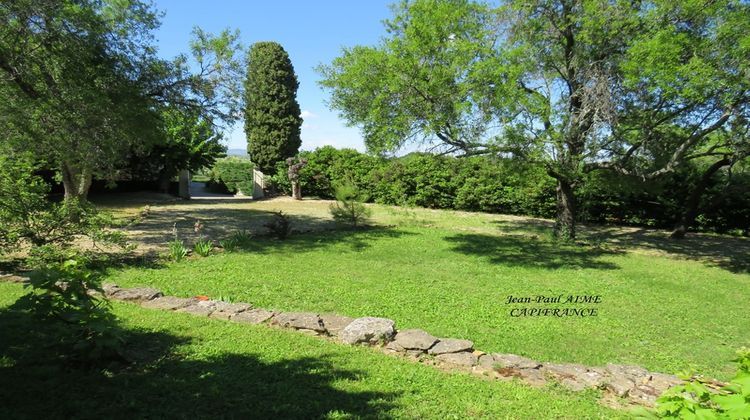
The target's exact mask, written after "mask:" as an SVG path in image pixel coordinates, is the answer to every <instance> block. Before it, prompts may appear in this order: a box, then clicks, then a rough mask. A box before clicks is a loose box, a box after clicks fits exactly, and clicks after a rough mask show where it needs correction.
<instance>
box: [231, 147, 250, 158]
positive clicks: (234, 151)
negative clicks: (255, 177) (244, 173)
mask: <svg viewBox="0 0 750 420" xmlns="http://www.w3.org/2000/svg"><path fill="white" fill-rule="evenodd" d="M227 156H242V157H247V150H245V149H229V150H227Z"/></svg>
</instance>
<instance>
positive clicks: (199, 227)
mask: <svg viewBox="0 0 750 420" xmlns="http://www.w3.org/2000/svg"><path fill="white" fill-rule="evenodd" d="M204 228H205V226H204V225H203V222H201V221H200V220H196V221H195V224H194V225H193V231H195V233H197V234H198V240H197V241H196V242H195V245H193V252H195V253H196V254H197V255H200V256H201V257H208V256H209V255H211V251H213V249H214V244H213V242H211V241H210V240H208V239H205V238H204V237H203V229H204Z"/></svg>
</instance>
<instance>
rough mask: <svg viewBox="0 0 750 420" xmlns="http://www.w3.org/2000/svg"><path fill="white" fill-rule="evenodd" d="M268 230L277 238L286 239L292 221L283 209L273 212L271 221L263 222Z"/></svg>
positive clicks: (290, 231) (290, 229)
mask: <svg viewBox="0 0 750 420" xmlns="http://www.w3.org/2000/svg"><path fill="white" fill-rule="evenodd" d="M263 226H265V227H266V228H267V229H268V232H269V233H270V234H271V235H273V236H275V237H277V238H278V239H286V238H287V237H288V236H289V235H290V234H291V233H292V221H291V220H290V219H289V216H287V215H286V214H284V212H283V211H280V210H279V211H276V212H274V213H273V218H272V219H271V221H269V222H267V223H265V224H263Z"/></svg>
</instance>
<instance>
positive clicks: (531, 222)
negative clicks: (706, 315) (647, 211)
mask: <svg viewBox="0 0 750 420" xmlns="http://www.w3.org/2000/svg"><path fill="white" fill-rule="evenodd" d="M495 224H496V225H497V226H498V228H499V229H500V230H501V231H502V232H505V233H511V234H520V233H533V234H535V235H538V236H539V237H542V238H544V237H549V236H550V235H551V233H552V228H553V226H554V223H553V222H551V221H549V220H543V219H528V220H512V221H497V222H495ZM669 233H670V232H668V231H665V230H657V229H647V228H639V227H627V226H607V225H581V226H580V227H579V238H580V239H581V240H583V241H586V242H591V243H603V244H606V245H607V247H609V248H613V249H617V250H618V251H620V252H624V251H627V250H629V249H634V248H640V249H645V250H651V251H658V252H664V253H666V254H671V255H672V256H675V257H678V258H685V259H690V260H694V261H699V262H703V263H704V264H706V265H708V266H712V267H719V268H723V269H725V270H728V271H730V272H733V273H750V239H748V238H737V237H732V236H713V235H708V234H696V233H691V234H688V236H687V237H686V238H684V239H681V240H675V239H670V238H669Z"/></svg>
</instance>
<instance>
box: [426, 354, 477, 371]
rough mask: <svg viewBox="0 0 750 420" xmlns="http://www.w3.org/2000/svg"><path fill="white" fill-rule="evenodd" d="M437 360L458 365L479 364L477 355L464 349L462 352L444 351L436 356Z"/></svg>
mask: <svg viewBox="0 0 750 420" xmlns="http://www.w3.org/2000/svg"><path fill="white" fill-rule="evenodd" d="M435 359H436V360H439V361H441V362H443V363H450V364H452V365H457V366H468V367H471V366H474V365H476V364H477V356H476V355H474V354H473V353H470V352H467V351H463V352H460V353H443V354H439V355H437V356H435Z"/></svg>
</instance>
